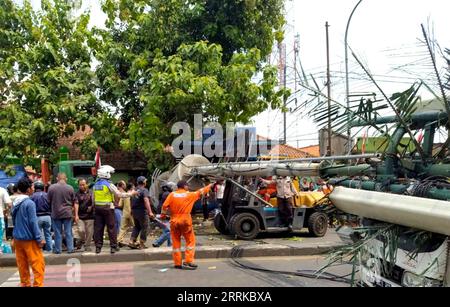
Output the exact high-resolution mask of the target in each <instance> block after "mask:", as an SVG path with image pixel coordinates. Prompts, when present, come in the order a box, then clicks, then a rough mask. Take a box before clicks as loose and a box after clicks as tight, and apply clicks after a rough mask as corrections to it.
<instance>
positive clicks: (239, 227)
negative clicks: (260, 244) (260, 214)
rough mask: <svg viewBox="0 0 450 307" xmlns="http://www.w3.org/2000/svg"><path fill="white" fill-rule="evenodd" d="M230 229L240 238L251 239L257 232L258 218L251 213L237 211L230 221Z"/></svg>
mask: <svg viewBox="0 0 450 307" xmlns="http://www.w3.org/2000/svg"><path fill="white" fill-rule="evenodd" d="M230 229H231V231H232V232H233V234H234V235H236V236H237V237H238V238H239V239H242V240H253V239H254V238H256V236H257V235H258V233H259V221H258V218H257V217H256V216H255V215H254V214H251V213H238V214H236V215H235V216H233V217H232V219H231V221H230Z"/></svg>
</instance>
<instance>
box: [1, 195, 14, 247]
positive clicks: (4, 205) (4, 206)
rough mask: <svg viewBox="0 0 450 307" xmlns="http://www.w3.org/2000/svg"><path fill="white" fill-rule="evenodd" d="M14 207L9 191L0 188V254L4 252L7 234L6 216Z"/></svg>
mask: <svg viewBox="0 0 450 307" xmlns="http://www.w3.org/2000/svg"><path fill="white" fill-rule="evenodd" d="M11 205H12V201H11V198H10V197H9V194H8V191H6V190H5V189H4V188H1V187H0V254H1V253H2V251H3V237H4V234H5V214H4V212H5V211H7V210H8V209H9V208H10V207H11Z"/></svg>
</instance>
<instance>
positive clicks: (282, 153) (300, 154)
mask: <svg viewBox="0 0 450 307" xmlns="http://www.w3.org/2000/svg"><path fill="white" fill-rule="evenodd" d="M309 157H311V155H310V154H308V153H307V152H304V151H302V150H300V149H298V148H295V147H292V146H289V145H275V146H274V147H273V148H272V149H271V150H270V151H269V154H268V155H266V156H262V157H261V159H264V160H267V159H301V158H309Z"/></svg>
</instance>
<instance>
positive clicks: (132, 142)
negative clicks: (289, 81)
mask: <svg viewBox="0 0 450 307" xmlns="http://www.w3.org/2000/svg"><path fill="white" fill-rule="evenodd" d="M282 7H283V1H282V0H270V1H263V0H252V1H250V0H249V1H243V0H234V1H213V0H188V1H185V0H168V1H167V0H165V1H162V0H147V1H129V0H116V1H115V0H106V1H105V2H104V5H103V9H104V11H105V12H106V13H107V15H108V20H107V23H106V26H107V29H106V30H97V31H96V37H98V39H99V41H101V42H102V44H101V45H102V46H103V47H102V48H100V49H99V52H98V53H97V54H96V56H97V58H98V59H99V61H100V63H101V64H100V66H99V69H98V70H97V76H98V79H99V82H100V93H101V98H102V99H103V100H104V101H107V102H108V103H109V104H111V105H113V106H114V107H116V109H117V110H118V114H119V115H120V116H121V120H122V121H123V123H124V124H125V125H126V126H129V130H128V136H129V139H128V141H127V142H125V145H126V146H125V147H126V148H137V149H140V150H142V151H143V152H144V153H145V154H146V156H147V157H149V158H150V159H152V160H153V161H151V162H154V160H155V156H158V153H160V152H161V150H162V148H164V146H165V145H167V144H170V140H171V137H173V136H171V135H170V128H171V125H172V124H173V123H175V122H178V121H184V122H188V123H190V124H192V121H193V114H194V113H200V114H203V116H204V118H205V120H206V119H214V120H217V121H218V122H220V123H224V122H226V121H234V122H242V123H248V122H249V120H250V119H251V117H253V116H254V115H256V114H258V113H260V112H262V111H263V110H265V109H266V108H268V107H273V108H276V107H279V106H280V104H281V101H282V95H283V93H284V92H283V91H276V85H277V80H276V70H275V68H274V67H270V66H264V65H263V63H264V59H265V58H266V57H267V56H268V55H269V53H270V52H271V50H272V45H273V43H274V41H275V39H276V38H278V39H279V38H280V37H281V35H280V33H281V28H282V26H283V23H284V19H283V14H282V13H283V12H282ZM258 74H259V76H260V78H259V79H260V81H259V83H256V82H255V76H256V75H258ZM156 160H157V159H156Z"/></svg>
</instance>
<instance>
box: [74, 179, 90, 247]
mask: <svg viewBox="0 0 450 307" xmlns="http://www.w3.org/2000/svg"><path fill="white" fill-rule="evenodd" d="M75 199H76V202H77V203H78V217H79V220H78V223H77V230H78V235H79V236H80V240H81V244H82V245H84V250H85V251H86V252H90V251H91V243H92V236H93V235H94V205H93V204H92V193H91V192H90V191H89V189H88V185H87V182H86V180H85V179H79V180H78V192H77V193H76V194H75Z"/></svg>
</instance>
